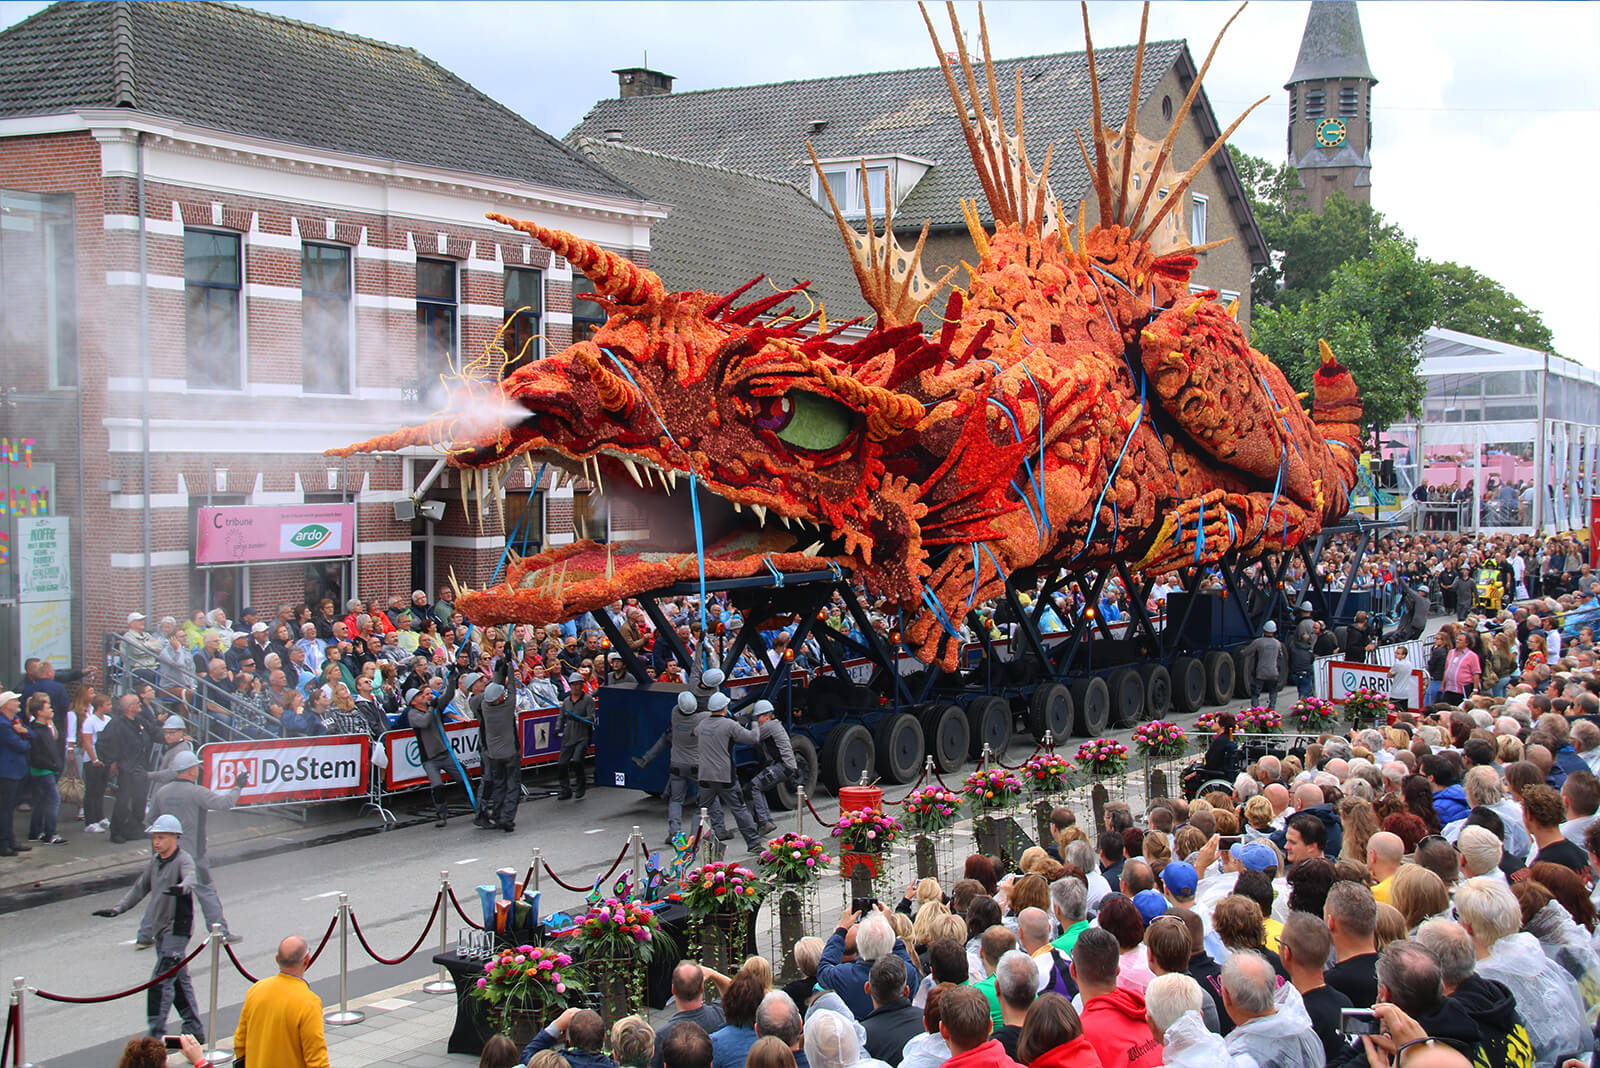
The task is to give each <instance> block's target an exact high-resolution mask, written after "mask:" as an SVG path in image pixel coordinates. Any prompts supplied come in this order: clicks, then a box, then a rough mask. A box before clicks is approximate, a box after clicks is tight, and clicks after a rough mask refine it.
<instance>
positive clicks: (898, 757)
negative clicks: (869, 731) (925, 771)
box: [872, 712, 927, 785]
mask: <svg viewBox="0 0 1600 1068" xmlns="http://www.w3.org/2000/svg"><path fill="white" fill-rule="evenodd" d="M872 741H873V744H874V745H875V746H876V747H877V749H878V773H879V774H880V775H882V776H883V777H884V779H885V780H886V781H888V782H892V783H895V784H896V785H899V784H901V783H908V782H915V781H916V778H917V776H918V775H920V774H921V773H922V758H923V756H924V755H925V753H926V752H927V750H926V748H925V747H924V745H923V733H922V724H921V723H919V722H918V721H917V717H916V716H913V715H912V714H911V713H909V712H891V713H890V714H889V715H887V716H884V717H883V719H882V720H881V721H880V722H879V723H878V729H877V730H876V731H874V732H873V737H872Z"/></svg>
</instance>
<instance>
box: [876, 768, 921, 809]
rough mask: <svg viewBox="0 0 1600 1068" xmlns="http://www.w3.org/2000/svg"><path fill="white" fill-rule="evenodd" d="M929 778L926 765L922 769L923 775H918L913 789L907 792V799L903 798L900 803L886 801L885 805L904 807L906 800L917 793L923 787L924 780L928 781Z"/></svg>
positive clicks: (912, 786)
mask: <svg viewBox="0 0 1600 1068" xmlns="http://www.w3.org/2000/svg"><path fill="white" fill-rule="evenodd" d="M927 777H928V768H927V766H926V765H924V766H923V768H922V774H921V775H918V776H917V781H916V782H914V783H912V784H911V789H909V790H907V791H906V793H905V797H902V798H901V799H900V800H898V801H885V802H884V804H886V805H903V804H905V803H906V798H907V797H910V796H911V795H912V794H914V793H916V792H917V787H919V786H921V785H922V780H923V779H926V778H927Z"/></svg>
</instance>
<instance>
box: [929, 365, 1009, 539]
mask: <svg viewBox="0 0 1600 1068" xmlns="http://www.w3.org/2000/svg"><path fill="white" fill-rule="evenodd" d="M988 413H989V390H988V388H987V387H985V388H983V389H981V390H979V391H978V392H977V393H976V394H975V395H974V396H973V400H972V406H971V408H970V410H969V411H968V412H967V416H966V418H965V419H964V420H962V424H961V430H960V433H959V434H958V435H957V436H956V439H955V440H954V441H952V442H950V444H949V447H948V451H947V452H946V454H945V459H944V462H943V463H941V464H940V465H939V467H938V468H936V469H935V470H934V472H933V473H932V474H931V475H929V476H928V477H927V478H926V479H925V480H923V483H922V501H923V503H924V504H926V505H927V507H928V513H927V515H925V516H924V517H923V518H922V520H921V527H922V544H923V545H925V546H927V545H945V544H952V543H959V542H971V541H991V540H993V539H995V538H996V537H998V535H997V534H996V532H995V531H994V530H993V529H992V527H991V526H990V522H989V521H990V520H992V519H995V518H996V517H998V516H1001V515H1004V514H1006V513H1007V512H1012V511H1015V510H1017V509H1018V508H1021V507H1022V504H1021V502H1020V501H1013V500H1009V499H1007V496H1006V494H1007V492H1008V491H1009V490H1010V488H1011V480H1012V479H1013V478H1015V477H1016V473H1017V468H1018V467H1019V466H1021V464H1022V458H1023V457H1024V456H1026V455H1027V454H1028V451H1029V449H1030V447H1031V445H1032V443H1031V442H1026V441H1020V442H1016V441H1013V442H1006V443H1004V444H996V443H995V442H994V440H993V438H991V436H990V434H989V420H988Z"/></svg>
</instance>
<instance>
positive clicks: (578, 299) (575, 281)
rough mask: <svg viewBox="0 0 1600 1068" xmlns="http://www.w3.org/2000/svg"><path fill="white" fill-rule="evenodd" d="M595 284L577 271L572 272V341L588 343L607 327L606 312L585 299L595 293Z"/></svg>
mask: <svg viewBox="0 0 1600 1068" xmlns="http://www.w3.org/2000/svg"><path fill="white" fill-rule="evenodd" d="M594 291H595V290H594V283H593V282H591V281H589V280H588V279H587V278H585V277H584V276H583V275H581V274H579V273H578V272H577V271H573V272H572V340H573V342H575V343H576V342H579V341H588V340H589V339H590V338H592V337H594V336H595V334H597V333H598V332H599V331H600V328H601V327H602V326H604V325H606V311H605V309H604V308H602V307H601V306H600V305H598V304H596V303H595V302H594V301H592V300H585V299H583V297H584V294H585V293H593V292H594Z"/></svg>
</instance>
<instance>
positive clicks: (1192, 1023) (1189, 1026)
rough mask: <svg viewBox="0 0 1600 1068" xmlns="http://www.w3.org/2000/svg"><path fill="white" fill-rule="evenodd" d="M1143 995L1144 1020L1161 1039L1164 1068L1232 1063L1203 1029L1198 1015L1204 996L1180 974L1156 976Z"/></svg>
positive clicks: (1217, 1040)
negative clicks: (1147, 1021) (1146, 1020)
mask: <svg viewBox="0 0 1600 1068" xmlns="http://www.w3.org/2000/svg"><path fill="white" fill-rule="evenodd" d="M1144 993H1145V999H1144V1011H1145V1017H1146V1018H1147V1019H1148V1020H1149V1021H1150V1030H1151V1032H1152V1033H1154V1034H1155V1035H1156V1036H1157V1037H1158V1038H1160V1039H1161V1050H1162V1063H1163V1064H1164V1065H1165V1066H1166V1068H1221V1066H1224V1065H1227V1064H1228V1063H1229V1062H1230V1061H1231V1060H1232V1056H1231V1055H1230V1054H1229V1053H1228V1047H1227V1046H1226V1044H1224V1043H1223V1041H1222V1036H1221V1035H1218V1034H1214V1033H1212V1032H1211V1031H1209V1030H1207V1029H1206V1023H1205V1018H1204V1017H1203V1016H1202V1015H1201V1006H1202V1005H1203V1004H1204V999H1205V993H1204V991H1203V990H1202V989H1201V987H1200V984H1199V983H1197V982H1195V981H1194V979H1193V978H1192V977H1190V976H1188V975H1185V974H1183V973H1181V972H1172V973H1169V974H1167V975H1158V976H1156V977H1155V978H1154V979H1152V980H1151V981H1150V985H1149V986H1148V987H1146V988H1145V992H1144Z"/></svg>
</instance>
